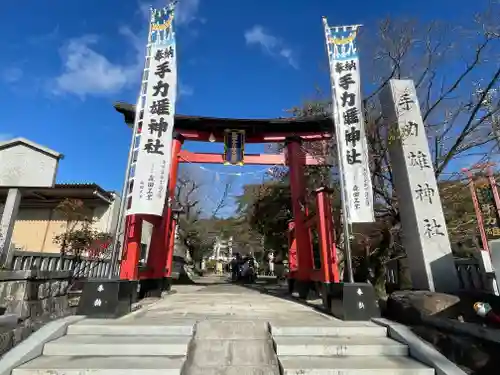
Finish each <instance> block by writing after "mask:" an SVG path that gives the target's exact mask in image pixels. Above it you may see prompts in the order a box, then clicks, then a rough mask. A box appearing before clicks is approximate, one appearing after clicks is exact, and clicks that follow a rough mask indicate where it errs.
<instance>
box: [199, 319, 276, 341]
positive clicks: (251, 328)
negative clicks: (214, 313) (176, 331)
mask: <svg viewBox="0 0 500 375" xmlns="http://www.w3.org/2000/svg"><path fill="white" fill-rule="evenodd" d="M269 332H270V328H269V324H268V323H267V322H257V321H241V322H238V321H222V320H221V321H217V320H205V321H201V322H199V323H198V324H197V325H196V334H195V338H199V339H203V340H207V339H211V340H213V339H217V340H223V339H228V340H234V339H244V340H247V339H249V340H250V339H267V338H269V334H270V333H269Z"/></svg>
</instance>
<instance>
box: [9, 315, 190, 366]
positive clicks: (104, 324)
mask: <svg viewBox="0 0 500 375" xmlns="http://www.w3.org/2000/svg"><path fill="white" fill-rule="evenodd" d="M142 323H143V324H138V323H137V322H134V324H124V323H122V322H120V321H112V320H83V321H81V322H79V323H76V324H74V325H70V326H69V327H68V330H67V334H66V335H65V336H63V337H61V338H59V339H56V340H54V341H51V342H48V343H46V344H45V345H44V348H43V354H42V356H40V357H38V358H35V359H34V360H32V361H30V362H28V363H26V364H24V365H21V366H20V367H18V368H16V369H14V370H13V371H12V375H82V374H92V375H125V374H127V375H179V374H180V373H181V370H182V366H183V364H184V361H185V357H186V353H187V351H188V346H189V342H190V341H191V337H192V334H193V325H151V324H148V322H142Z"/></svg>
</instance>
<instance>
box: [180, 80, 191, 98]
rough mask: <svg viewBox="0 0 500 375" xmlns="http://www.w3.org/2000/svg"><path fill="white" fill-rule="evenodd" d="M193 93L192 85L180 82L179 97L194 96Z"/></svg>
mask: <svg viewBox="0 0 500 375" xmlns="http://www.w3.org/2000/svg"><path fill="white" fill-rule="evenodd" d="M193 94H194V90H193V88H192V87H191V86H189V85H185V84H183V83H182V82H179V89H178V95H179V98H180V97H183V96H192V95H193Z"/></svg>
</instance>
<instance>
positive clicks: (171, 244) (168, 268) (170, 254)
mask: <svg viewBox="0 0 500 375" xmlns="http://www.w3.org/2000/svg"><path fill="white" fill-rule="evenodd" d="M171 221H172V225H171V227H170V238H169V239H170V242H169V244H168V256H167V263H166V264H165V270H166V277H172V268H173V267H172V262H173V259H174V250H175V229H176V227H177V220H175V219H174V218H172V220H171Z"/></svg>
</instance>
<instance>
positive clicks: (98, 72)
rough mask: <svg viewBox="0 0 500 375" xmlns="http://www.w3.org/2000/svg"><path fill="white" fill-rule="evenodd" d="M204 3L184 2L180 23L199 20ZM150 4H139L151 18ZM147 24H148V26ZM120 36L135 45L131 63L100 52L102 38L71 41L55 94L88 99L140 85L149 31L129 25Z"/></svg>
mask: <svg viewBox="0 0 500 375" xmlns="http://www.w3.org/2000/svg"><path fill="white" fill-rule="evenodd" d="M199 3H200V0H182V1H180V2H179V5H177V12H176V18H177V22H178V24H181V25H188V24H190V23H191V22H192V21H194V20H200V22H202V21H203V20H202V19H198V18H197V15H198V8H199ZM161 6H165V0H162V1H160V0H155V3H153V7H161ZM149 7H150V5H149V4H146V3H142V2H141V3H139V8H138V10H139V13H141V14H142V15H143V17H144V18H145V19H149ZM145 25H146V24H145ZM118 31H119V33H120V34H121V35H122V36H123V37H124V38H125V39H126V40H127V41H128V43H129V44H130V45H132V46H133V48H134V50H135V52H136V56H135V58H134V59H133V60H132V61H130V62H129V63H122V62H115V61H112V60H111V59H110V58H108V57H107V56H105V55H104V54H102V53H100V52H99V51H98V47H99V44H98V43H99V41H100V38H99V37H98V36H96V35H85V36H82V37H79V38H74V39H71V40H69V41H68V42H67V43H66V45H65V46H64V47H63V48H62V49H61V51H60V52H61V58H62V63H63V69H62V73H61V74H60V75H59V76H57V77H55V78H54V79H53V80H52V82H51V84H50V85H49V87H50V90H51V92H52V93H54V94H59V95H61V94H73V95H77V96H79V97H80V98H82V99H84V98H85V97H86V96H88V95H101V96H102V95H111V94H116V93H118V92H120V91H122V90H123V89H126V88H128V87H131V86H132V85H136V86H137V90H139V82H140V77H141V75H142V70H143V68H144V54H145V45H146V40H147V30H146V28H145V29H144V30H142V32H141V33H135V32H133V31H132V29H130V27H128V26H122V27H120V29H119V30H118ZM190 95H193V89H192V88H191V87H189V86H187V85H182V84H179V96H190Z"/></svg>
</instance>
